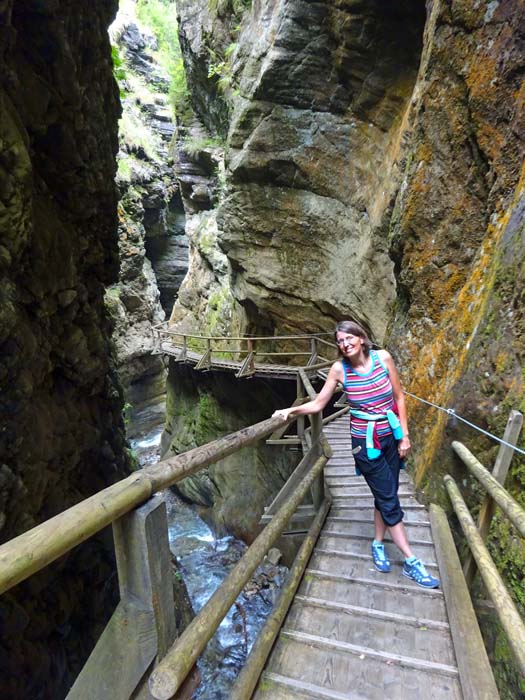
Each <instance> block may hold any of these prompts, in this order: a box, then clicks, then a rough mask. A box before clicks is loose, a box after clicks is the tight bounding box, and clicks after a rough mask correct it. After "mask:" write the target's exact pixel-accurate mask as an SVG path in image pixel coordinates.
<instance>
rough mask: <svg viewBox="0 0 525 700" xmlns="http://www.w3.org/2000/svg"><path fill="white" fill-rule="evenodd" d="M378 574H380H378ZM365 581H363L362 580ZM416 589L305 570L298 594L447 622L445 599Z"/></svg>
mask: <svg viewBox="0 0 525 700" xmlns="http://www.w3.org/2000/svg"><path fill="white" fill-rule="evenodd" d="M378 576H380V574H379V573H378ZM360 581H362V583H361V582H360ZM413 591H414V589H413V588H408V587H407V588H405V589H404V590H403V589H397V590H395V591H392V590H390V589H389V588H388V587H382V586H369V585H368V583H367V579H366V578H361V579H359V578H356V579H354V580H353V581H348V580H345V579H344V577H336V578H326V577H321V576H310V575H309V574H308V573H306V575H305V577H304V578H303V581H302V583H301V586H300V589H299V594H300V595H306V596H310V597H313V598H324V599H325V600H331V601H333V602H334V603H345V604H350V605H357V606H359V607H362V608H371V609H375V610H384V611H386V612H389V613H401V614H403V615H412V616H414V617H430V618H432V619H433V620H437V621H441V622H446V621H447V611H446V608H445V602H444V599H443V598H430V597H428V596H425V595H413Z"/></svg>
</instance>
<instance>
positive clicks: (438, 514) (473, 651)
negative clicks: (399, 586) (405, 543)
mask: <svg viewBox="0 0 525 700" xmlns="http://www.w3.org/2000/svg"><path fill="white" fill-rule="evenodd" d="M430 522H431V526H432V539H433V541H434V546H435V549H436V556H437V561H438V565H439V575H440V578H441V588H442V590H443V593H444V595H445V601H446V605H447V613H448V619H449V622H450V631H451V634H452V640H453V642H454V653H455V655H456V661H457V664H458V669H459V678H460V681H461V688H462V690H463V697H464V699H465V700H497V699H498V698H499V694H498V690H497V687H496V683H495V681H494V676H493V675H492V669H491V667H490V662H489V659H488V656H487V652H486V650H485V645H484V644H483V638H482V636H481V632H480V629H479V625H478V621H477V618H476V613H475V612H474V608H473V606H472V600H471V599H470V594H469V592H468V588H467V585H466V582H465V579H464V577H463V573H462V571H461V563H460V561H459V557H458V554H457V551H456V546H455V544H454V540H453V538H452V533H451V531H450V527H449V524H448V520H447V516H446V515H445V512H444V510H443V509H442V508H440V507H439V506H437V505H435V504H432V505H431V506H430Z"/></svg>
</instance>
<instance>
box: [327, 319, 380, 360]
mask: <svg viewBox="0 0 525 700" xmlns="http://www.w3.org/2000/svg"><path fill="white" fill-rule="evenodd" d="M338 333H349V334H350V335H355V336H357V337H358V338H362V339H363V341H364V342H363V352H364V353H365V355H366V356H367V357H368V355H370V350H371V348H372V341H371V340H370V338H369V337H368V333H367V332H366V331H365V329H364V328H363V327H362V326H360V325H359V324H358V323H355V322H354V321H339V323H338V324H337V326H336V327H335V331H334V338H335V342H336V343H337V334H338ZM337 351H338V353H339V355H341V356H342V354H343V353H342V352H341V348H340V347H339V345H338V346H337Z"/></svg>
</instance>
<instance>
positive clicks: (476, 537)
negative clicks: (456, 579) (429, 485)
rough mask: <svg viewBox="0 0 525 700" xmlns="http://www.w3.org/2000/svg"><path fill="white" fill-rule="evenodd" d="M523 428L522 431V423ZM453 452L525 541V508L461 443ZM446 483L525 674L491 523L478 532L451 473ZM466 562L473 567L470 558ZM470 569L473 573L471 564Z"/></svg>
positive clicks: (524, 653)
mask: <svg viewBox="0 0 525 700" xmlns="http://www.w3.org/2000/svg"><path fill="white" fill-rule="evenodd" d="M516 413H517V412H513V413H512V414H511V419H512V421H516V415H514V414H516ZM519 427H520V428H521V422H520V425H519ZM518 432H519V430H518ZM516 437H517V435H516ZM452 449H453V450H454V452H455V453H456V454H457V455H458V457H460V459H461V460H462V462H463V464H465V466H466V467H467V468H468V470H469V471H470V473H471V474H472V475H473V476H475V478H476V479H477V480H478V482H479V483H480V484H481V485H482V486H483V487H484V489H485V490H486V492H487V494H488V495H489V496H490V497H491V498H492V499H494V502H495V503H497V504H498V506H499V507H500V509H501V511H502V513H503V514H504V515H505V516H506V517H507V518H508V519H509V520H510V522H511V523H512V524H513V525H514V527H515V528H516V530H517V531H518V533H519V534H520V535H521V536H522V537H524V538H525V509H523V508H522V507H521V506H520V505H519V504H518V503H517V502H516V501H515V500H514V499H513V498H512V496H511V495H510V494H509V493H508V491H507V490H506V489H505V488H504V487H503V486H502V485H501V483H500V482H499V481H498V480H497V479H496V478H495V477H494V476H493V475H492V474H491V473H490V472H489V471H488V470H487V469H486V468H485V467H484V466H483V465H482V464H481V462H480V461H479V460H478V459H476V457H475V456H474V455H473V454H472V452H470V450H469V449H468V448H467V447H466V446H465V445H464V444H463V443H461V442H459V441H457V440H455V441H453V442H452ZM509 462H510V458H509ZM507 466H508V465H507ZM443 481H444V483H445V487H446V490H447V493H448V495H449V498H450V501H451V503H452V506H453V508H454V512H455V513H456V516H457V518H458V520H459V524H460V525H461V529H462V530H463V534H464V535H465V538H466V540H467V543H468V545H469V549H470V554H469V556H472V557H473V559H474V561H475V564H476V567H477V570H478V571H479V574H480V576H481V578H482V579H483V582H484V584H485V587H486V589H487V592H488V594H489V597H490V598H491V600H492V602H493V604H494V608H495V610H496V613H497V615H498V618H499V621H500V623H501V625H502V627H503V629H504V630H505V632H506V634H507V638H508V640H509V643H510V646H511V648H512V650H513V652H514V656H515V659H516V661H517V663H518V666H519V668H520V671H521V673H522V674H523V675H525V624H524V621H523V620H522V619H521V617H520V614H519V612H518V610H517V608H516V605H515V604H514V601H513V600H512V597H511V595H510V593H509V592H508V590H507V588H506V586H505V583H504V582H503V580H502V578H501V575H500V573H499V572H498V569H497V567H496V565H495V563H494V561H493V559H492V557H491V555H490V552H489V551H488V549H487V547H486V545H485V543H484V541H483V540H484V537H485V536H486V535H487V534H488V527H489V524H490V522H486V521H485V520H483V521H481V524H482V525H484V527H483V529H481V528H480V529H478V527H477V526H476V524H475V523H474V520H473V518H472V515H471V514H470V511H469V509H468V507H467V505H466V503H465V501H464V500H463V497H462V496H461V493H460V491H459V488H458V486H457V484H456V482H455V480H454V479H453V478H452V477H451V476H450V475H449V474H446V475H445V476H444V478H443ZM466 563H467V564H469V559H468V558H467V562H466ZM467 569H468V570H471V565H469V566H468V567H467Z"/></svg>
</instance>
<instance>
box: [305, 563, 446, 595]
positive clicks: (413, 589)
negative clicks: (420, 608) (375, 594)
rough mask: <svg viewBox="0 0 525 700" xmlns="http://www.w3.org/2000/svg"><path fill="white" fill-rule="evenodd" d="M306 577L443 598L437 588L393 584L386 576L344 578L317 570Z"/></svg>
mask: <svg viewBox="0 0 525 700" xmlns="http://www.w3.org/2000/svg"><path fill="white" fill-rule="evenodd" d="M306 575H307V576H316V577H318V578H324V579H327V580H330V581H342V582H345V583H351V584H359V585H361V586H369V587H376V588H384V589H387V590H389V591H401V592H403V593H407V592H410V594H411V595H423V596H427V597H428V598H439V599H442V598H443V592H442V591H440V590H439V589H438V588H430V589H428V588H422V587H421V586H418V585H417V584H416V583H414V582H411V581H410V579H406V581H407V583H406V584H404V583H393V582H390V581H388V580H387V578H386V576H385V577H384V578H381V579H379V578H377V579H373V578H364V577H357V576H345V575H343V574H332V573H331V572H329V571H319V570H317V569H310V568H309V569H307V570H306Z"/></svg>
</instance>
